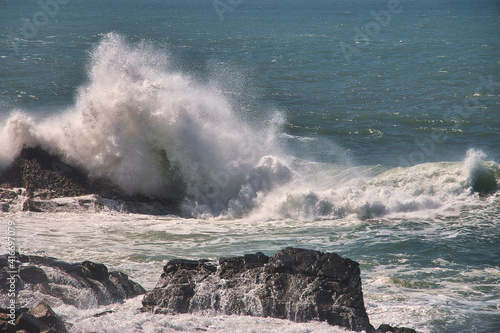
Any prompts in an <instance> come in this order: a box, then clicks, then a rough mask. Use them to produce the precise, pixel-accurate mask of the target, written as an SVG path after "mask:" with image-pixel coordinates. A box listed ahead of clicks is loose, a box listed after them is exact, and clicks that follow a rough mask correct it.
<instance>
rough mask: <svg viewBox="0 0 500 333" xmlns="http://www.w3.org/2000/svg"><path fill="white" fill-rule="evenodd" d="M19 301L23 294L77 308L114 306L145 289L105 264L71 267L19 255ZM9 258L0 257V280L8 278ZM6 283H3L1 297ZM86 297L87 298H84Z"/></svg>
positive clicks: (0, 286)
mask: <svg viewBox="0 0 500 333" xmlns="http://www.w3.org/2000/svg"><path fill="white" fill-rule="evenodd" d="M16 259H17V260H18V261H17V262H16V267H19V279H18V280H16V286H17V290H18V293H19V298H20V299H21V300H22V298H23V295H28V296H29V297H33V295H34V294H35V292H36V294H37V295H39V297H40V299H43V298H48V299H50V298H55V299H57V300H60V301H62V302H63V303H65V304H70V305H73V306H76V307H84V308H85V307H89V306H97V305H105V304H111V303H114V302H118V301H122V300H123V299H126V298H130V297H135V296H137V295H141V294H144V293H145V292H146V290H145V289H144V288H142V287H141V286H140V285H139V284H137V283H135V282H133V281H131V280H129V278H128V276H127V275H126V274H124V273H120V272H108V268H107V267H106V266H105V265H103V264H97V263H94V262H91V261H84V262H82V263H76V264H70V263H66V262H63V261H59V260H57V259H54V258H50V257H40V256H28V255H22V254H17V255H16ZM8 264H9V263H8V256H7V255H2V256H0V279H2V281H5V280H6V279H7V278H8V277H9V274H10V273H8V272H9V266H8ZM7 288H8V286H7V284H1V285H0V290H1V291H2V294H6V292H7ZM83 296H85V297H83Z"/></svg>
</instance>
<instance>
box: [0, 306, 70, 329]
mask: <svg viewBox="0 0 500 333" xmlns="http://www.w3.org/2000/svg"><path fill="white" fill-rule="evenodd" d="M8 313H9V310H8V309H0V332H30V333H67V332H68V330H67V328H66V324H65V323H64V321H63V320H62V319H61V318H59V316H58V315H57V314H56V313H55V312H54V311H53V310H52V308H51V307H50V306H49V305H48V304H47V303H45V302H44V301H41V302H40V303H38V305H37V306H35V307H34V308H32V309H26V308H24V309H20V310H17V311H16V312H15V315H14V317H15V320H13V319H12V318H11V317H10V316H9V315H8ZM9 321H10V323H9ZM12 321H14V325H12Z"/></svg>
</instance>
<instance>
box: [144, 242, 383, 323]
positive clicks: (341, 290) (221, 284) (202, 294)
mask: <svg viewBox="0 0 500 333" xmlns="http://www.w3.org/2000/svg"><path fill="white" fill-rule="evenodd" d="M142 303H143V306H144V308H143V309H144V310H145V311H153V312H155V313H171V314H176V313H193V312H203V313H212V314H227V315H229V314H236V315H250V316H260V317H273V318H282V319H289V320H292V321H296V322H307V321H311V320H319V321H327V322H328V323H329V324H331V325H338V326H342V327H345V328H348V329H350V330H355V331H362V330H365V331H366V332H373V331H374V328H373V326H372V325H371V324H370V322H369V319H368V316H367V314H366V310H365V307H364V302H363V293H362V291H361V278H360V270H359V265H358V263H357V262H355V261H352V260H350V259H345V258H342V257H340V256H338V255H337V254H334V253H322V252H319V251H313V250H304V249H296V248H286V249H283V250H280V251H278V252H277V253H276V254H275V255H274V256H273V257H268V256H266V255H264V254H262V253H256V254H251V255H245V256H243V257H234V258H226V259H220V260H218V261H207V260H198V261H193V260H171V261H169V262H168V263H167V264H166V265H165V267H164V273H163V274H162V275H161V278H160V280H159V282H158V284H157V286H156V287H155V288H154V289H153V290H151V291H149V292H148V293H147V294H146V295H145V296H144V299H143V301H142Z"/></svg>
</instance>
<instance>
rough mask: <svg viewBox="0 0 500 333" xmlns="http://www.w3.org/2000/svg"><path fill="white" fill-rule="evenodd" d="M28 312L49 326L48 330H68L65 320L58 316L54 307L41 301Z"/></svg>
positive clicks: (58, 331) (56, 332) (62, 331)
mask: <svg viewBox="0 0 500 333" xmlns="http://www.w3.org/2000/svg"><path fill="white" fill-rule="evenodd" d="M27 313H28V314H30V315H32V316H34V317H35V318H37V319H38V320H39V321H40V322H41V323H42V324H43V325H44V326H46V327H47V328H48V330H47V332H54V333H65V332H67V329H66V325H65V323H64V321H63V320H62V319H61V318H59V317H58V316H57V314H56V313H55V312H54V310H52V308H51V307H50V306H49V305H48V304H47V303H45V302H44V301H41V302H40V303H38V305H37V306H35V307H34V308H32V309H30V310H28V312H27Z"/></svg>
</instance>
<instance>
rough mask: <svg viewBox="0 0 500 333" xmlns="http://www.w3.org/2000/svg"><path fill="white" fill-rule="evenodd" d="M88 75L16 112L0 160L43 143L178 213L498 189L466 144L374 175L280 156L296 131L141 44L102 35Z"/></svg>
mask: <svg viewBox="0 0 500 333" xmlns="http://www.w3.org/2000/svg"><path fill="white" fill-rule="evenodd" d="M87 71H88V82H87V83H86V84H85V85H83V86H82V87H80V88H79V89H78V93H77V96H76V98H75V103H74V106H72V107H70V108H68V109H66V110H63V111H62V112H61V113H59V114H57V115H54V116H52V117H39V118H35V117H33V116H29V115H27V114H26V113H23V112H22V111H14V112H13V114H12V115H11V116H10V117H9V118H8V119H7V121H6V122H5V124H4V125H3V128H2V138H1V141H2V142H3V143H4V144H3V145H2V147H1V151H0V152H1V154H0V156H2V165H4V166H6V165H8V164H9V162H12V160H13V158H14V157H15V156H16V155H17V154H18V153H19V152H20V149H21V148H22V147H23V146H28V147H35V146H41V147H43V148H44V149H46V150H47V151H49V152H51V153H53V154H57V155H60V156H62V157H63V158H64V159H65V161H66V162H67V163H69V164H71V165H76V166H79V167H82V168H84V169H85V170H87V172H88V173H89V174H90V175H91V176H95V177H105V178H108V179H110V180H112V181H113V182H114V183H116V184H117V185H118V186H120V187H121V188H122V189H123V190H125V191H126V192H127V193H130V194H134V193H140V194H145V195H150V196H159V197H162V198H167V199H171V200H175V201H181V202H182V210H183V213H184V214H185V215H186V216H213V215H215V216H217V215H220V214H222V215H227V216H229V217H242V216H245V215H248V214H249V213H250V212H251V211H253V210H256V211H259V214H263V217H264V218H268V219H269V218H271V219H280V218H294V219H317V218H342V217H345V216H347V215H351V214H354V215H355V216H357V217H358V218H361V219H367V218H375V217H382V216H387V215H391V216H394V215H397V214H399V215H400V214H403V215H407V214H417V215H419V214H425V213H426V212H431V213H433V214H434V213H435V212H438V211H439V212H442V211H445V210H447V209H448V210H449V209H452V208H453V207H454V206H457V205H458V206H460V205H462V204H464V203H467V202H468V201H470V200H472V199H471V198H470V197H471V196H473V192H474V185H475V177H476V176H475V175H476V174H481V173H491V175H492V178H491V179H489V180H488V179H486V180H484V181H486V182H489V183H490V184H482V183H481V184H482V185H480V186H486V187H485V188H486V189H487V190H495V188H496V177H495V173H498V166H497V165H496V164H495V163H490V164H489V166H482V165H481V163H483V162H485V160H484V159H485V158H486V155H485V154H484V153H481V152H474V151H470V152H469V153H468V157H467V159H466V160H465V161H464V163H463V165H462V164H460V163H455V164H440V163H435V164H427V165H425V164H424V165H417V166H415V167H412V168H402V169H393V170H388V171H386V172H385V173H382V174H380V173H381V172H382V171H384V170H385V169H384V168H380V167H378V168H377V167H375V168H374V167H359V166H358V167H356V166H354V165H353V164H352V163H351V162H349V160H348V159H346V158H344V159H343V160H339V161H337V162H336V163H335V162H334V163H333V164H325V163H318V162H314V161H308V160H304V159H299V158H297V157H294V156H293V155H292V154H293V150H292V151H291V152H288V154H286V153H287V152H286V151H285V152H284V151H283V150H282V149H280V146H283V145H282V143H283V142H284V141H286V140H288V141H294V140H295V141H296V140H297V137H294V136H290V135H283V133H282V127H280V125H281V124H282V123H283V120H281V121H277V122H276V121H274V122H272V121H268V122H267V123H266V122H263V121H260V122H257V121H255V122H254V123H252V122H251V120H249V119H244V118H242V117H240V116H239V115H238V112H237V110H236V109H235V105H236V104H234V102H233V101H231V100H230V99H229V98H228V97H226V96H225V95H224V94H223V93H222V92H221V90H220V87H219V86H218V85H217V84H216V83H214V82H212V83H206V82H199V81H197V80H196V79H194V78H192V77H190V76H189V75H187V74H185V73H183V72H180V71H178V70H176V69H175V68H173V66H172V64H171V61H170V59H169V55H168V53H167V52H166V51H165V50H161V49H158V48H156V47H154V46H153V45H152V44H150V43H148V42H145V41H143V42H139V43H136V44H133V43H129V42H127V41H126V40H125V38H124V37H123V36H121V35H118V34H116V33H109V34H107V35H106V36H104V37H103V39H102V41H101V42H99V44H98V45H96V46H95V47H94V49H93V50H92V52H91V56H90V60H89V64H88V66H87ZM274 116H275V117H278V118H280V116H279V115H277V114H276V115H274ZM263 124H265V126H263ZM302 140H304V139H302ZM312 140H314V139H312ZM305 141H307V139H306V140H305ZM298 144H299V145H300V144H303V143H298ZM323 146H327V145H325V143H323ZM289 148H291V147H289ZM336 154H337V156H342V155H343V154H344V153H343V152H342V151H340V150H338V151H337V152H336ZM487 168H489V169H487ZM345 170H356V173H355V174H352V173H350V172H349V173H348V174H346V173H345ZM374 176H376V177H375V178H373V177H374ZM476 183H477V184H479V183H478V182H476ZM478 186H479V185H478ZM478 188H479V187H478ZM207 214H208V215H207Z"/></svg>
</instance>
